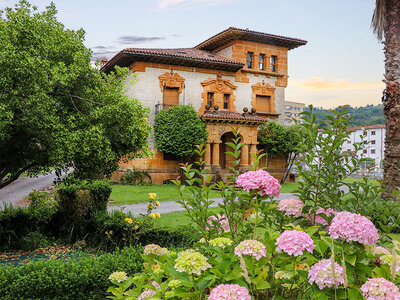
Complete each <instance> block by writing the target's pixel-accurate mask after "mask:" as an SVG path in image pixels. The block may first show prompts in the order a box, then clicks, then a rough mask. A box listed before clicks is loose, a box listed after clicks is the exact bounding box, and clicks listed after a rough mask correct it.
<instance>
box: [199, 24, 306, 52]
mask: <svg viewBox="0 0 400 300" xmlns="http://www.w3.org/2000/svg"><path fill="white" fill-rule="evenodd" d="M234 40H245V41H253V42H258V43H264V44H268V45H276V46H282V47H286V48H288V49H289V50H290V49H294V48H297V47H300V46H303V45H305V44H307V41H306V40H301V39H297V38H291V37H286V36H281V35H275V34H270V33H265V32H259V31H253V30H248V29H240V28H236V27H229V28H228V29H226V30H224V31H222V32H220V33H218V34H216V35H214V36H213V37H210V38H209V39H207V40H205V41H204V42H202V43H200V44H198V45H197V46H196V47H195V48H196V49H201V50H208V51H213V50H215V49H217V48H219V47H221V46H223V45H225V44H227V43H229V42H231V41H234Z"/></svg>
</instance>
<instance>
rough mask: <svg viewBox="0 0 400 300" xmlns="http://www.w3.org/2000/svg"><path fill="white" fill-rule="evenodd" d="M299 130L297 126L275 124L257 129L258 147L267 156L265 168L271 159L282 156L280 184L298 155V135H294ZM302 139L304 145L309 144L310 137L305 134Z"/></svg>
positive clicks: (268, 124) (267, 124)
mask: <svg viewBox="0 0 400 300" xmlns="http://www.w3.org/2000/svg"><path fill="white" fill-rule="evenodd" d="M299 130H302V128H301V127H299V126H297V125H293V126H290V127H285V126H282V125H280V124H278V123H275V122H268V123H266V124H263V125H261V126H260V128H259V129H258V142H259V147H260V148H261V149H262V150H264V151H265V153H266V154H267V167H268V166H269V163H270V162H271V159H272V158H273V157H276V156H278V155H283V156H284V158H285V172H284V174H283V177H282V180H281V182H282V183H283V182H285V180H286V178H287V177H288V175H289V173H290V170H291V169H292V166H293V163H294V162H295V160H296V158H297V157H298V154H299V151H298V149H297V145H298V144H299V142H300V135H298V134H297V133H296V132H297V131H299ZM303 137H304V139H305V144H310V139H311V136H310V135H309V134H307V133H306V132H305V133H304V134H303Z"/></svg>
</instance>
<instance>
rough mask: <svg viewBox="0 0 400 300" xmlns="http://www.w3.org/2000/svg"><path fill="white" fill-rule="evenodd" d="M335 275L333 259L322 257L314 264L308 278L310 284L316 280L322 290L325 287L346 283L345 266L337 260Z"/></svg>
mask: <svg viewBox="0 0 400 300" xmlns="http://www.w3.org/2000/svg"><path fill="white" fill-rule="evenodd" d="M334 275H335V276H334V277H333V272H332V261H331V260H330V259H322V260H320V261H319V262H317V263H316V264H314V265H312V266H311V268H310V270H309V271H308V279H309V282H310V284H313V283H314V282H315V283H316V284H317V285H318V287H319V289H320V290H322V289H323V288H324V287H329V288H330V287H332V286H334V285H335V286H336V287H338V286H339V284H343V283H344V278H343V268H342V267H341V266H340V265H339V264H338V263H336V262H335V274H334Z"/></svg>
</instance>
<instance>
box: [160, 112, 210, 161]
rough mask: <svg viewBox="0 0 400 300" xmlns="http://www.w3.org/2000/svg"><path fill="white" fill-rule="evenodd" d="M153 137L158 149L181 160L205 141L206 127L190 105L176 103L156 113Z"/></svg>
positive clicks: (193, 152) (189, 155) (190, 155)
mask: <svg viewBox="0 0 400 300" xmlns="http://www.w3.org/2000/svg"><path fill="white" fill-rule="evenodd" d="M154 138H155V142H156V147H157V148H158V149H160V150H161V151H163V152H165V153H169V154H173V155H176V156H178V157H179V158H180V159H181V160H182V159H184V158H185V157H193V156H195V155H196V152H195V150H196V149H197V146H198V145H200V144H204V143H205V142H206V141H207V128H206V124H205V123H204V122H203V121H202V120H201V119H200V117H199V116H198V115H197V113H196V111H195V110H194V108H193V107H192V106H182V105H176V106H174V107H171V108H169V109H168V110H165V111H164V110H163V111H160V112H159V113H158V114H157V115H156V118H155V120H154Z"/></svg>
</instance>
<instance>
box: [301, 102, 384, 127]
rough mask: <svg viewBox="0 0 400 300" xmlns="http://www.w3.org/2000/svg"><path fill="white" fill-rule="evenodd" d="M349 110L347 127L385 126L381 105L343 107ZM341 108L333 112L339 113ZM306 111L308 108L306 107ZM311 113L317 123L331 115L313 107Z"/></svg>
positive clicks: (329, 112)
mask: <svg viewBox="0 0 400 300" xmlns="http://www.w3.org/2000/svg"><path fill="white" fill-rule="evenodd" d="M345 107H346V108H347V109H349V111H348V113H349V114H350V115H351V116H352V117H353V118H352V119H351V120H350V123H349V126H362V125H372V124H386V118H385V115H384V114H383V105H382V104H378V105H372V104H370V105H367V106H361V107H352V106H350V105H346V106H345ZM340 108H342V109H343V106H340V107H336V108H334V110H336V111H339V109H340ZM306 109H307V110H308V108H307V107H306ZM313 112H314V113H315V114H316V116H317V122H323V121H325V120H326V119H327V118H326V117H327V116H328V115H330V114H332V112H331V110H330V109H324V108H322V107H320V108H318V107H313Z"/></svg>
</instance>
